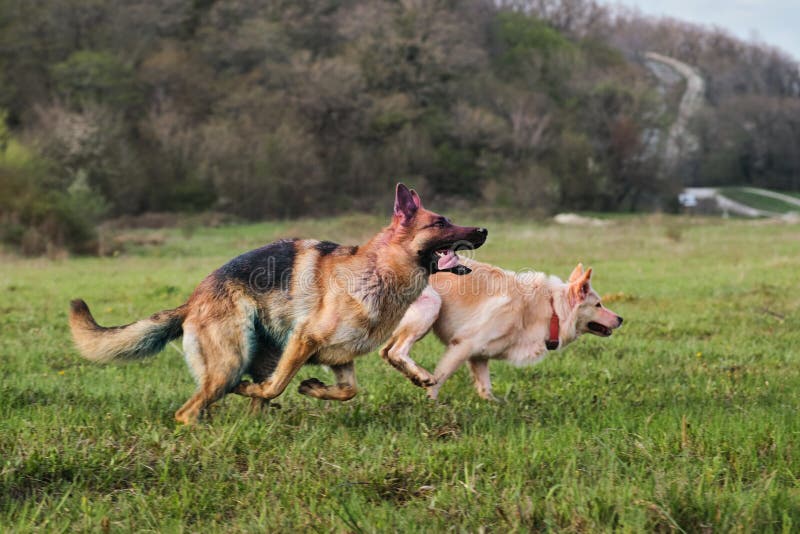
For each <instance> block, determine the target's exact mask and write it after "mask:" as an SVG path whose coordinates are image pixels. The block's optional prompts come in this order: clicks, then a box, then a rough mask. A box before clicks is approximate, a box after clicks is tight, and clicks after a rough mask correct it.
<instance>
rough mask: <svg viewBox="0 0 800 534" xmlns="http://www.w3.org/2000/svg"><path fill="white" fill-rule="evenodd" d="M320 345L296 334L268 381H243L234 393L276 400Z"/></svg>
mask: <svg viewBox="0 0 800 534" xmlns="http://www.w3.org/2000/svg"><path fill="white" fill-rule="evenodd" d="M318 346H319V343H318V342H316V341H315V340H314V339H312V338H310V337H309V336H307V335H304V334H301V333H295V334H293V335H292V337H291V338H290V339H289V342H288V343H287V344H286V349H285V350H284V351H283V354H282V355H281V359H280V360H279V361H278V365H277V367H276V368H275V372H273V373H272V376H270V378H269V379H268V380H265V381H263V382H260V383H253V382H250V381H249V380H242V381H241V382H239V384H238V385H237V386H236V387H234V388H233V393H236V394H237V395H243V396H245V397H257V398H261V399H267V400H269V399H274V398H275V397H277V396H278V395H280V394H281V393H283V390H285V389H286V386H288V385H289V382H291V381H292V378H294V375H296V374H297V371H299V370H300V368H301V367H302V366H303V365H304V364H305V363H306V361H308V359H309V358H310V357H311V355H313V354H314V353H315V352H316V351H317V347H318Z"/></svg>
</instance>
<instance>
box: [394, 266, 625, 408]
mask: <svg viewBox="0 0 800 534" xmlns="http://www.w3.org/2000/svg"><path fill="white" fill-rule="evenodd" d="M464 264H465V265H466V266H467V267H469V268H470V269H471V270H472V274H471V275H470V276H468V277H465V279H463V280H461V279H455V277H453V276H452V275H449V274H447V273H440V274H435V275H433V276H431V277H430V279H429V283H430V285H429V286H428V287H426V288H425V290H424V291H423V292H422V294H421V295H420V297H419V298H418V299H417V300H416V301H415V302H414V303H413V304H412V305H411V306H410V307H409V308H408V311H406V314H405V316H404V317H403V319H402V320H401V321H400V324H399V325H398V326H397V328H396V329H395V331H394V333H392V336H391V338H389V341H388V342H387V343H386V345H385V346H384V347H383V348H382V349H381V356H382V357H383V358H384V359H385V360H386V361H388V362H389V363H390V364H391V365H392V366H394V367H395V368H397V369H398V370H399V371H400V372H402V373H403V374H405V375H406V376H407V377H408V378H409V379H410V380H411V381H412V382H414V383H415V384H417V385H420V386H425V387H427V390H428V396H429V397H430V398H432V399H436V398H437V396H438V394H439V388H440V387H442V384H443V383H444V382H445V381H446V380H447V379H448V378H449V377H450V376H451V375H452V374H453V373H454V372H455V371H456V369H458V368H459V367H460V366H461V365H463V364H464V363H465V362H466V363H468V364H469V369H470V371H471V373H472V378H473V380H474V382H475V388H476V389H477V390H478V395H480V396H481V397H482V398H484V399H487V400H495V397H494V396H493V395H492V383H491V381H490V379H489V360H490V359H500V360H506V361H508V362H511V363H514V364H517V365H524V364H531V363H536V362H538V361H540V360H542V359H543V358H544V357H545V356H546V355H547V352H548V351H549V350H556V349H559V348H562V347H566V346H567V345H568V344H569V343H571V342H572V341H574V340H575V339H577V338H578V336H580V335H581V334H584V333H587V332H588V333H590V334H594V335H597V336H602V337H608V336H610V335H611V333H612V331H613V330H614V329H616V328H618V327H619V326H620V325H621V324H622V317H620V316H619V315H617V314H616V313H614V312H612V311H611V310H609V309H607V308H605V307H604V306H603V304H602V302H601V301H600V296H599V295H598V294H597V292H596V291H594V289H592V285H591V276H592V269H591V268H589V269H587V270H586V271H584V270H583V266H582V265H581V264H578V266H577V267H575V270H573V271H572V274H571V275H570V277H569V281H568V282H567V283H564V282H562V281H561V280H559V279H558V278H556V277H555V276H547V275H545V274H543V273H531V272H525V273H519V274H518V273H513V272H511V271H506V270H503V269H500V268H498V267H494V266H492V265H487V264H485V263H479V262H476V261H464ZM431 329H433V331H434V332H435V334H436V336H437V337H438V338H439V340H441V341H442V343H444V344H445V346H446V347H447V349H446V351H445V353H444V355H443V356H442V358H441V360H440V361H439V364H438V365H437V366H436V370H435V371H434V380H433V382H434V383H432V384H431V383H430V382H431V381H430V380H428V379H427V376H426V375H427V372H426V371H425V370H424V369H421V368H420V367H418V366H417V364H416V363H415V362H414V361H413V360H412V359H411V358H410V357H409V352H410V350H411V346H412V345H413V344H414V343H416V342H417V341H418V340H419V339H421V338H422V337H423V336H425V334H427V333H428V332H429V331H430V330H431Z"/></svg>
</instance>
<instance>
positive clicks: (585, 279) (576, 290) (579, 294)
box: [569, 267, 592, 302]
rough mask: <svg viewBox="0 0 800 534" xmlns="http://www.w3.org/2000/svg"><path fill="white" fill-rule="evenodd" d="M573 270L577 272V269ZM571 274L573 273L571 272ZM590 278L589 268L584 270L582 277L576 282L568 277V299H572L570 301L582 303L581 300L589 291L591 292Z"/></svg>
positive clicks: (590, 270)
mask: <svg viewBox="0 0 800 534" xmlns="http://www.w3.org/2000/svg"><path fill="white" fill-rule="evenodd" d="M575 269H576V270H577V267H576V268H575ZM573 274H575V273H574V272H573ZM591 278H592V268H591V267H589V268H588V269H586V271H585V272H584V273H583V274H582V275H579V276H578V277H577V279H576V280H572V277H570V283H569V294H570V297H572V299H574V300H575V301H577V302H582V301H583V299H585V298H586V295H588V294H589V291H591V290H592V284H591Z"/></svg>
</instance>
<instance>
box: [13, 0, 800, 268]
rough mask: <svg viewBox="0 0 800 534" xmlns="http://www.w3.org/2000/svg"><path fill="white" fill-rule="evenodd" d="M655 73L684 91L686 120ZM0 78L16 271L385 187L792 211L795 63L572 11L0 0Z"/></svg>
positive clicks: (343, 200)
mask: <svg viewBox="0 0 800 534" xmlns="http://www.w3.org/2000/svg"><path fill="white" fill-rule="evenodd" d="M648 54H649V56H648ZM653 54H658V55H660V57H662V58H668V61H675V62H678V63H680V64H681V65H685V66H686V68H687V69H691V70H692V71H693V72H696V73H697V77H696V78H693V79H695V80H702V82H703V83H702V87H700V88H697V87H695V90H694V92H693V94H694V95H695V98H694V102H695V104H694V106H693V112H692V113H691V114H690V115H686V114H685V113H682V112H681V111H679V107H678V106H679V101H676V99H679V98H680V95H681V94H682V95H683V96H684V97H685V96H686V95H687V94H688V93H686V92H683V91H682V89H685V87H683V88H681V87H679V86H680V85H681V84H684V85H685V84H686V82H685V81H684V82H678V85H677V86H675V87H673V88H672V89H671V90H669V91H664V90H662V89H663V88H662V83H661V82H659V80H658V78H657V77H656V76H654V75H653V73H652V72H651V71H650V70H649V69H648V68H647V67H646V63H647V58H648V57H650V58H652V57H655V56H653ZM676 64H677V63H676ZM0 65H2V69H0V72H2V73H3V74H2V79H0V113H2V117H3V118H4V120H3V121H2V125H3V128H2V129H1V130H0V141H2V142H0V150H5V149H4V148H3V147H8V146H11V144H15V145H17V146H21V147H22V149H21V151H22V152H24V154H25V157H24V158H19V157H16V156H15V157H11V156H9V155H8V154H5V155H3V154H2V153H0V238H2V240H3V241H5V242H7V243H11V244H12V245H13V246H16V247H22V248H23V249H25V250H27V251H31V252H33V253H35V252H36V251H44V250H46V249H48V247H50V248H52V247H67V248H70V249H72V250H76V251H91V250H92V239H93V228H94V225H95V224H96V222H97V221H98V220H101V219H103V218H108V217H116V216H120V215H126V214H138V213H143V212H149V211H161V212H163V211H181V212H185V211H190V212H192V211H204V210H214V211H218V212H224V213H227V214H233V215H235V216H238V217H242V218H246V219H276V218H293V217H298V216H307V215H314V216H319V215H323V214H330V213H337V212H343V211H377V210H385V209H387V208H385V204H386V202H387V199H386V195H387V194H388V193H387V192H388V191H391V188H392V186H393V184H394V182H396V181H399V180H404V181H407V182H409V183H411V184H413V185H414V186H415V187H417V188H419V189H420V190H421V191H422V192H423V195H424V196H425V198H427V199H431V200H430V201H431V202H435V203H437V204H439V205H447V204H457V205H459V206H489V207H491V208H497V209H500V210H511V211H516V212H524V213H527V214H529V215H534V216H536V215H544V214H548V213H553V212H555V211H557V210H567V209H568V210H593V211H618V210H630V211H636V210H647V209H652V208H659V209H662V210H670V209H675V208H677V206H676V201H675V198H676V194H677V192H678V191H680V190H681V189H682V188H683V187H684V186H687V185H703V186H705V185H710V186H722V185H730V184H733V185H747V186H757V187H766V188H770V189H775V190H779V191H800V151H797V149H796V147H797V139H798V133H799V132H800V98H798V95H800V76H799V75H798V69H797V65H796V63H794V62H793V61H791V60H790V59H789V58H788V57H787V56H786V55H784V54H782V53H781V52H780V51H777V50H774V49H769V48H765V47H763V46H762V45H756V44H748V43H743V42H741V41H739V40H737V39H735V38H733V37H731V36H729V35H727V34H725V33H724V32H721V31H719V30H716V29H707V28H702V27H696V26H692V25H690V24H687V23H682V22H678V21H673V20H655V19H647V18H643V17H641V16H640V15H637V14H631V13H628V12H626V11H624V9H622V8H613V9H611V8H606V7H601V6H599V5H598V4H596V3H594V2H593V1H591V0H552V1H547V2H542V1H529V2H514V3H496V2H487V1H482V0H463V1H457V2H423V3H413V2H399V3H390V2H373V1H365V0H362V1H356V0H352V1H345V2H341V1H333V0H331V1H321V2H320V1H315V2H306V1H304V2H286V1H277V0H274V1H262V0H259V1H256V0H235V1H230V2H215V1H210V0H204V1H200V2H190V1H188V0H160V1H159V2H145V1H134V2H128V1H125V2H123V1H122V0H110V1H108V2H92V1H87V0H84V1H77V2H76V1H71V0H70V1H67V0H49V1H47V2H40V3H36V4H31V3H29V2H25V1H23V0H3V1H2V2H0ZM692 83H694V82H692ZM689 86H691V84H689ZM678 139H694V140H695V142H693V143H692V149H691V150H689V151H681V152H680V153H677V152H676V150H677V144H676V142H677V140H678ZM17 153H18V154H19V153H20V151H19V150H17ZM676 154H677V155H676ZM665 162H669V163H668V164H666V163H665Z"/></svg>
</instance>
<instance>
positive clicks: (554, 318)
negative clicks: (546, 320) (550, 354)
mask: <svg viewBox="0 0 800 534" xmlns="http://www.w3.org/2000/svg"><path fill="white" fill-rule="evenodd" d="M550 309H552V310H553V315H551V316H550V337H548V338H547V341H546V342H545V346H547V350H556V349H557V348H558V346H559V345H560V344H561V340H560V339H559V338H558V332H559V330H561V326H560V325H559V322H558V315H557V314H556V306H555V304H554V303H553V297H550Z"/></svg>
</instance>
